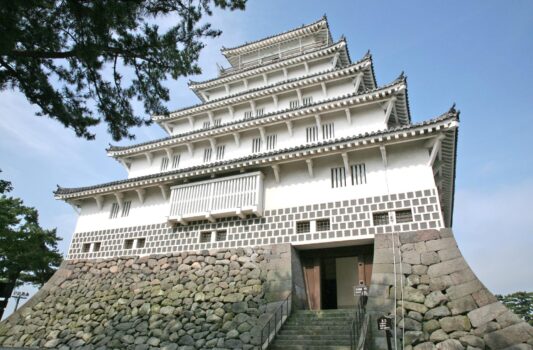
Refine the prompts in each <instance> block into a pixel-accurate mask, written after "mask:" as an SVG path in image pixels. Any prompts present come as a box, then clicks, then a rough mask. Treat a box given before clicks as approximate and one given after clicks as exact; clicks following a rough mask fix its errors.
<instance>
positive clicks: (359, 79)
mask: <svg viewBox="0 0 533 350" xmlns="http://www.w3.org/2000/svg"><path fill="white" fill-rule="evenodd" d="M363 75H364V74H363V72H360V73H359V74H357V76H356V77H355V79H354V82H353V85H354V90H355V92H359V87H361V82H362V81H363Z"/></svg>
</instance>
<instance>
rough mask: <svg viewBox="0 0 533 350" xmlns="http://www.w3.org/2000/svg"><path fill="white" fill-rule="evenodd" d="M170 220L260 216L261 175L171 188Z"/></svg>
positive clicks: (261, 202) (235, 177)
mask: <svg viewBox="0 0 533 350" xmlns="http://www.w3.org/2000/svg"><path fill="white" fill-rule="evenodd" d="M171 190H172V193H171V196H170V215H169V217H168V220H169V221H174V222H179V223H181V224H183V225H186V224H187V222H188V221H194V220H206V219H207V220H210V221H215V219H216V218H222V217H229V216H239V217H241V218H244V217H245V216H246V215H248V214H255V215H257V216H262V215H263V191H264V189H263V174H262V173H261V172H254V173H248V174H242V175H236V176H228V177H225V178H221V179H214V180H207V181H200V182H195V183H191V184H187V185H179V186H174V187H172V189H171Z"/></svg>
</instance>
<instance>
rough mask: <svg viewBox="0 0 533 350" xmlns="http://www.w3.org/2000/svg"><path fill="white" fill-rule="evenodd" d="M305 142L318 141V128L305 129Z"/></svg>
mask: <svg viewBox="0 0 533 350" xmlns="http://www.w3.org/2000/svg"><path fill="white" fill-rule="evenodd" d="M305 140H306V141H307V142H315V141H318V127H317V126H316V125H315V126H310V127H308V128H306V129H305Z"/></svg>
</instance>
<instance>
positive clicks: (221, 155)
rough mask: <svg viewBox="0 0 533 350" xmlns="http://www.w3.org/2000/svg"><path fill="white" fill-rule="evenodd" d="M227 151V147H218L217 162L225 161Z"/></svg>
mask: <svg viewBox="0 0 533 350" xmlns="http://www.w3.org/2000/svg"><path fill="white" fill-rule="evenodd" d="M225 150H226V145H221V146H217V154H216V158H217V160H222V159H224V151H225Z"/></svg>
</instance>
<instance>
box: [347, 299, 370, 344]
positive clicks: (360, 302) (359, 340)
mask: <svg viewBox="0 0 533 350" xmlns="http://www.w3.org/2000/svg"><path fill="white" fill-rule="evenodd" d="M367 300H368V297H367V296H366V295H363V296H358V297H357V298H356V303H355V308H354V315H353V318H352V322H351V327H350V343H351V344H350V345H351V349H352V350H363V349H365V348H366V345H367V342H366V331H367V325H368V315H367V314H366V302H367Z"/></svg>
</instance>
